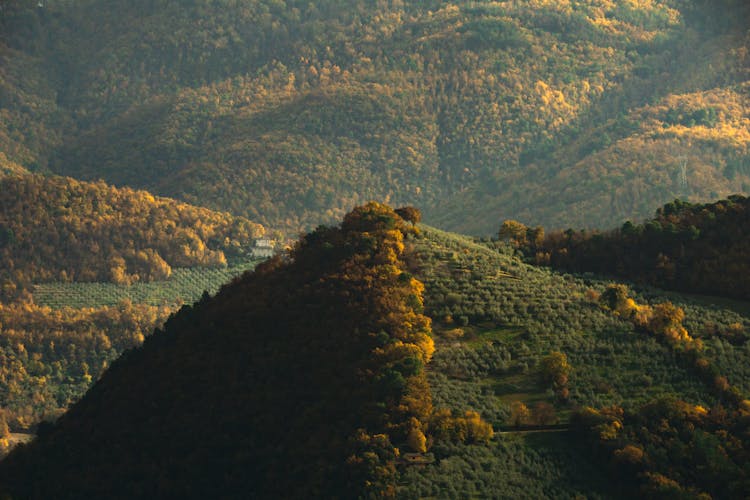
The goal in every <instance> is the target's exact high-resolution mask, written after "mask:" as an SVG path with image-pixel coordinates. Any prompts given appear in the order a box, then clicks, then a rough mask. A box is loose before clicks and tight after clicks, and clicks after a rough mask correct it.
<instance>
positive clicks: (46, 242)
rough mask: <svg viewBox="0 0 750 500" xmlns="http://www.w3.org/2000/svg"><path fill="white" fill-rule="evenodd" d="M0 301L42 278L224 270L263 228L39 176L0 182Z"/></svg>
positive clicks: (139, 194) (124, 278)
mask: <svg viewBox="0 0 750 500" xmlns="http://www.w3.org/2000/svg"><path fill="white" fill-rule="evenodd" d="M0 209H1V211H0V261H1V262H2V270H0V282H1V283H2V290H1V293H0V296H2V297H4V298H12V297H15V296H17V295H19V293H21V290H22V289H24V288H28V287H29V285H30V284H31V283H34V282H40V281H108V282H113V283H121V284H128V283H132V282H134V281H151V280H158V279H164V278H166V277H168V276H169V275H170V273H171V269H172V266H177V267H191V266H208V267H215V266H224V265H226V259H227V257H232V256H237V255H240V254H242V253H243V252H246V251H247V248H248V247H249V245H250V242H251V241H252V239H253V238H255V237H258V236H260V235H261V234H263V232H264V229H263V227H262V226H260V225H258V224H254V223H252V222H250V221H249V220H247V219H243V218H241V217H233V216H230V215H229V214H226V213H220V212H213V211H211V210H208V209H204V208H197V207H192V206H190V205H187V204H184V203H178V202H175V201H173V200H169V199H165V198H155V197H154V196H152V195H151V194H149V193H147V192H145V191H134V190H132V189H128V188H122V189H118V188H114V187H112V186H108V185H106V184H104V183H103V182H98V183H89V182H79V181H76V180H73V179H69V178H64V177H46V176H41V175H21V176H8V177H4V178H2V179H0Z"/></svg>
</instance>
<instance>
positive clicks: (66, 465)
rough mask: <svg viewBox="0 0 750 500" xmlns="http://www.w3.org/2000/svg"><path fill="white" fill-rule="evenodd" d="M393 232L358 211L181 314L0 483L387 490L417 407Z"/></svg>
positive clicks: (418, 414)
mask: <svg viewBox="0 0 750 500" xmlns="http://www.w3.org/2000/svg"><path fill="white" fill-rule="evenodd" d="M408 231H409V229H408V228H407V226H406V224H405V223H404V222H403V221H401V220H400V219H399V218H398V216H396V215H395V213H393V211H391V210H390V209H387V208H385V207H382V206H380V205H377V204H374V203H373V204H370V205H367V206H366V207H361V208H359V209H357V210H355V211H354V212H352V213H351V214H349V215H348V216H347V218H346V219H345V220H344V222H343V224H342V226H341V228H340V229H339V228H320V229H319V230H318V231H316V232H314V233H311V234H309V235H308V236H307V237H305V238H304V239H303V240H301V242H300V244H299V245H298V247H297V248H296V250H295V251H294V252H293V254H292V259H291V260H290V261H287V262H282V261H281V260H280V259H276V260H272V261H269V262H268V263H267V264H264V265H262V266H260V267H259V268H258V269H257V270H256V271H255V272H254V273H249V274H247V275H245V276H244V277H243V278H241V279H238V280H237V281H235V282H234V283H232V284H230V285H228V286H226V287H225V288H223V289H222V290H221V291H220V292H219V294H218V295H217V296H216V297H215V298H213V299H209V298H206V299H205V300H202V301H201V302H199V303H197V304H196V305H195V306H194V307H185V308H183V309H182V310H181V311H180V312H179V313H178V314H176V315H175V316H173V317H172V318H171V319H170V320H169V321H168V322H167V324H166V326H165V328H164V331H157V332H156V333H155V334H154V335H152V336H150V337H149V338H148V339H147V340H146V341H145V343H144V344H143V346H142V347H141V348H139V349H136V350H133V351H130V352H128V353H126V354H125V355H124V356H123V357H122V358H121V359H120V360H118V361H117V362H116V363H114V364H113V365H112V367H111V368H110V370H109V371H108V372H107V373H106V374H105V375H104V376H103V377H102V379H101V380H100V381H99V382H98V383H97V384H96V385H95V386H94V387H93V388H92V389H91V390H90V391H89V393H88V394H87V395H86V396H85V397H84V399H83V400H81V401H80V402H79V403H78V404H76V405H75V406H74V407H73V408H72V409H71V410H70V411H69V412H68V413H67V414H66V415H65V416H63V417H62V418H61V419H60V420H59V421H58V423H57V424H56V425H55V427H54V428H53V429H51V430H49V431H48V432H40V437H39V438H38V439H37V441H36V442H35V443H34V444H32V445H30V446H29V447H28V448H24V449H21V450H19V451H16V452H14V454H12V455H11V457H10V458H8V459H7V460H6V461H5V462H3V466H2V468H1V469H0V477H1V479H0V484H2V485H3V488H5V491H6V492H10V493H11V494H13V495H18V496H24V497H26V496H31V497H46V496H49V495H55V496H59V495H61V494H62V495H63V496H65V497H68V498H81V497H82V496H86V497H90V496H94V497H121V496H131V495H135V496H148V497H151V498H154V497H160V498H161V497H174V496H175V495H178V496H183V497H190V498H193V497H205V495H213V496H217V495H218V496H224V497H226V496H233V497H238V496H243V497H246V496H251V497H268V498H270V497H274V498H278V497H280V496H281V497H299V496H308V497H310V496H312V497H326V498H330V497H350V496H351V495H355V496H356V495H358V494H361V495H367V494H372V495H374V494H385V495H392V493H393V487H394V484H393V476H394V474H395V469H394V465H395V458H396V454H397V451H396V449H395V448H394V445H393V444H391V443H394V444H398V445H399V446H402V447H404V448H407V449H408V447H411V448H415V447H416V448H420V447H421V448H423V447H424V439H425V436H424V434H423V429H425V426H426V425H427V419H428V418H429V416H430V412H431V409H432V408H431V402H430V393H429V387H428V386H427V385H426V382H425V380H424V374H423V373H422V366H423V365H424V363H426V362H427V361H428V360H429V357H430V356H431V354H432V341H431V339H430V337H429V332H430V322H429V319H428V318H426V317H425V316H423V315H422V314H420V313H419V309H420V308H421V296H420V292H421V289H420V285H419V283H418V282H417V281H416V280H414V279H413V278H411V277H410V276H409V275H408V273H406V272H405V268H404V264H403V262H402V261H401V253H402V251H403V245H402V243H401V239H402V237H403V232H408ZM420 438H421V441H420ZM402 443H403V444H402ZM417 451H420V450H419V449H417ZM32 464H33V465H32ZM22 478H23V479H22Z"/></svg>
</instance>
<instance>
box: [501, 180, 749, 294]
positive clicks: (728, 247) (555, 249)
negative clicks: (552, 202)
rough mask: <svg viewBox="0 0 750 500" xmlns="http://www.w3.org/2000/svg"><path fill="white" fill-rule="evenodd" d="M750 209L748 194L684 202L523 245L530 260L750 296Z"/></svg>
mask: <svg viewBox="0 0 750 500" xmlns="http://www.w3.org/2000/svg"><path fill="white" fill-rule="evenodd" d="M748 214H750V198H746V197H744V196H740V195H734V196H730V197H729V199H726V200H721V201H717V202H714V203H709V204H692V203H688V202H685V201H681V200H679V199H677V200H674V201H673V202H670V203H667V204H666V205H664V206H663V207H662V208H660V209H659V210H657V212H656V217H655V218H653V219H650V220H647V221H645V222H644V223H643V224H638V225H635V224H633V223H632V222H629V221H628V222H626V223H625V224H623V226H622V228H621V229H618V230H614V231H608V232H598V231H593V232H586V231H581V232H578V233H576V232H574V231H572V230H568V231H565V232H561V231H554V232H551V233H549V234H548V235H547V236H546V238H545V239H543V240H540V241H537V242H535V243H532V242H528V241H522V242H520V243H519V246H520V247H521V248H522V250H523V252H524V254H525V255H526V257H527V258H528V259H529V260H531V261H535V262H537V263H542V264H546V263H549V264H550V265H552V266H553V267H557V268H560V269H564V270H567V271H576V272H582V271H592V272H596V273H600V274H613V275H617V276H622V277H627V278H628V279H631V280H634V281H640V282H643V283H648V284H650V285H655V286H659V287H663V288H669V289H673V290H680V291H683V292H690V293H707V294H713V295H721V296H725V297H734V298H738V299H748V298H750V281H749V280H747V279H746V277H747V276H748V274H749V273H750V254H749V253H748V251H747V249H748V248H750V218H748ZM505 224H507V222H506V223H504V225H503V227H505ZM613 293H614V290H608V292H607V294H608V295H607V296H606V298H607V300H608V301H609V304H608V305H609V307H610V308H612V309H616V306H615V304H614V302H616V301H617V300H618V298H617V297H615V296H613V295H612V294H613ZM603 298H604V297H603Z"/></svg>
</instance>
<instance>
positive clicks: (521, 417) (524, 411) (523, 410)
mask: <svg viewBox="0 0 750 500" xmlns="http://www.w3.org/2000/svg"><path fill="white" fill-rule="evenodd" d="M529 417H531V412H530V411H529V407H528V406H526V405H525V404H523V403H522V402H521V401H513V404H511V405H510V421H511V423H512V424H513V425H515V426H516V427H521V426H522V425H523V424H525V423H527V422H528V421H529Z"/></svg>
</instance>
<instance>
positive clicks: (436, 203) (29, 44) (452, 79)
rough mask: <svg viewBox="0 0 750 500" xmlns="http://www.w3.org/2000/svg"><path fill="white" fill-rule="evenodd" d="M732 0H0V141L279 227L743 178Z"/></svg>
mask: <svg viewBox="0 0 750 500" xmlns="http://www.w3.org/2000/svg"><path fill="white" fill-rule="evenodd" d="M747 26H748V6H747V3H746V2H744V1H743V0H722V1H721V2H719V3H718V4H717V2H706V1H703V0H654V1H649V2H631V1H627V2H611V1H609V0H594V1H586V2H583V1H565V2H548V1H531V2H474V1H464V0H461V1H457V2H452V3H449V2H442V1H437V0H431V1H427V2H416V3H415V2H402V1H401V0H389V1H377V2H375V1H373V0H359V1H356V2H351V1H347V2H342V1H341V0H324V1H318V2H314V3H310V2H307V1H298V0H285V1H284V0H281V1H280V0H253V1H250V2H233V1H222V2H215V1H206V0H201V1H196V2H189V3H186V4H183V3H176V2H171V1H168V0H138V1H133V2H128V3H125V4H124V3H122V2H117V1H114V0H76V1H68V2H58V1H49V2H33V1H29V0H13V1H10V2H4V3H3V8H2V10H1V11H0V27H2V29H0V57H1V58H2V63H0V152H2V153H3V154H4V155H5V157H6V158H7V161H8V162H12V164H13V165H15V167H13V168H27V169H29V170H32V171H51V172H55V173H60V174H65V175H71V176H73V177H76V178H79V179H86V180H92V181H93V180H98V179H100V178H103V179H104V180H105V181H107V182H110V183H113V184H114V185H117V186H122V185H129V186H131V187H135V188H145V189H148V190H149V191H151V192H153V193H155V194H159V195H165V196H171V197H174V198H178V199H181V200H184V201H187V202H190V203H194V204H198V205H202V206H209V207H211V208H214V209H221V210H226V211H229V212H232V213H234V214H237V215H243V216H246V217H248V218H250V219H251V220H254V221H257V222H260V223H263V224H264V225H268V226H270V227H276V228H286V229H291V230H294V231H296V230H298V229H301V228H305V229H309V228H311V227H314V226H316V225H317V224H318V223H320V222H321V221H328V222H333V221H334V220H337V219H339V218H340V217H341V216H342V215H343V214H344V213H345V212H346V211H347V210H349V209H350V208H351V207H352V206H354V205H355V204H357V203H362V202H365V201H367V200H369V199H381V200H385V201H390V202H392V203H410V204H415V205H419V206H421V207H423V208H424V210H425V219H426V220H427V221H428V222H431V223H433V224H439V225H440V226H442V227H445V228H451V229H457V230H460V231H462V232H464V233H467V232H468V233H475V234H477V233H478V234H485V235H488V234H490V233H491V232H492V231H493V230H494V227H493V223H492V221H493V220H496V218H497V217H498V216H500V217H502V218H514V219H518V220H522V221H524V222H525V223H528V224H544V225H546V226H552V227H567V226H580V227H596V226H598V227H604V226H608V225H612V224H619V223H621V222H622V221H623V220H625V219H626V218H630V219H632V220H637V219H640V218H642V217H646V216H647V215H648V214H649V213H650V211H651V210H652V207H654V206H658V205H660V204H663V203H665V202H667V201H669V200H671V199H674V198H675V197H682V198H688V199H690V200H693V201H708V200H709V199H716V198H718V197H722V196H728V195H729V194H732V193H745V194H747V193H748V190H749V189H750V170H749V169H750V163H749V161H750V160H748V143H749V142H750V135H748V128H749V125H748V124H749V123H750V122H749V121H748V120H750V116H749V115H748V109H750V103H749V102H748V92H747V85H748V83H747V82H748V37H747Z"/></svg>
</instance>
